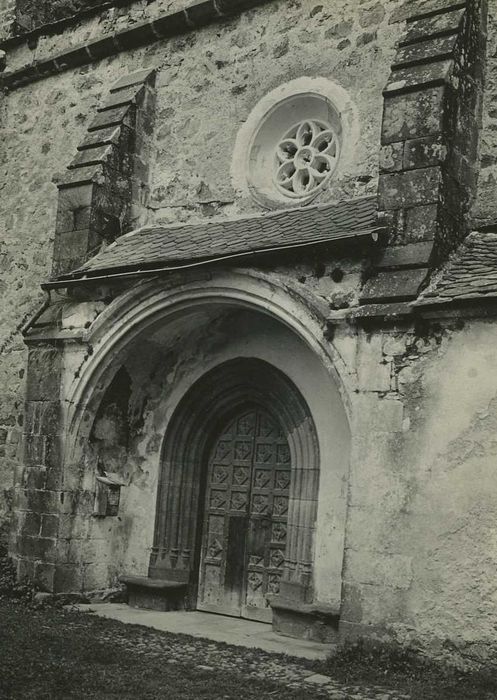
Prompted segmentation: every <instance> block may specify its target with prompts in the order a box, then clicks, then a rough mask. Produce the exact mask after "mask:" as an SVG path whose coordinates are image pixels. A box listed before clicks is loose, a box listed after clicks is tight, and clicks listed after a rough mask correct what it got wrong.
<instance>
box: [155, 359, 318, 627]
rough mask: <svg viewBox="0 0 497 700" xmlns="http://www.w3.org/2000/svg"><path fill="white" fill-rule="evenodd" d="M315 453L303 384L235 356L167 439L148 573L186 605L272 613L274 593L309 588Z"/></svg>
mask: <svg viewBox="0 0 497 700" xmlns="http://www.w3.org/2000/svg"><path fill="white" fill-rule="evenodd" d="M318 486H319V450H318V442H317V435H316V430H315V427H314V423H313V420H312V417H311V414H310V411H309V408H308V406H307V404H306V402H305V400H304V399H303V397H302V396H301V394H300V392H299V391H298V390H297V388H296V387H295V385H294V384H293V383H292V382H291V381H290V380H289V379H288V378H287V377H286V376H285V375H284V374H283V373H282V372H280V371H279V370H277V369H276V368H275V367H273V366H272V365H270V364H269V363H267V362H264V361H262V360H258V359H253V358H239V359H235V360H230V361H228V362H225V363H223V364H221V365H219V366H218V367H216V368H215V369H213V370H211V371H210V372H208V373H207V374H206V375H205V376H204V377H203V378H201V379H200V380H199V381H198V382H197V383H196V384H195V385H194V386H193V387H192V388H191V389H190V390H189V391H188V392H187V394H186V396H185V397H184V398H183V400H182V401H181V402H180V404H179V406H178V408H177V409H176V411H175V413H174V415H173V416H172V418H171V421H170V424H169V427H168V429H167V431H166V435H165V438H164V450H163V458H162V467H161V473H160V477H159V488H158V500H157V513H156V525H155V534H154V546H153V549H152V554H151V558H150V566H149V575H150V576H151V577H152V578H154V577H155V578H162V579H167V580H171V581H178V582H183V583H186V584H188V606H189V607H191V608H195V607H197V606H198V607H200V608H201V609H204V610H211V611H215V612H221V613H225V614H231V615H237V616H244V617H251V618H254V619H261V620H268V621H269V620H270V619H271V614H270V608H269V603H270V599H271V596H275V595H284V596H285V597H291V598H294V599H297V600H301V601H302V602H308V601H311V600H312V596H313V546H314V531H315V521H316V512H317V500H318Z"/></svg>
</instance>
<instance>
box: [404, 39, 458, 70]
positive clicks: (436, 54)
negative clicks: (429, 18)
mask: <svg viewBox="0 0 497 700" xmlns="http://www.w3.org/2000/svg"><path fill="white" fill-rule="evenodd" d="M456 40H457V35H452V36H437V37H432V38H431V39H426V41H419V42H417V43H416V44H409V45H408V46H403V47H401V48H400V49H399V50H398V51H397V55H396V56H395V60H394V63H393V65H392V68H400V67H401V66H405V65H406V64H416V63H423V62H427V61H432V60H434V59H438V60H439V59H441V58H449V57H450V56H452V52H453V50H454V46H455V43H456Z"/></svg>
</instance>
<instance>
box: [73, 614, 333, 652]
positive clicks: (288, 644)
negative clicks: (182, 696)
mask: <svg viewBox="0 0 497 700" xmlns="http://www.w3.org/2000/svg"><path fill="white" fill-rule="evenodd" d="M75 607H76V608H77V609H78V610H80V611H82V612H88V613H92V614H95V615H98V616H100V617H107V618H110V619H112V620H118V621H119V622H124V623H125V624H130V625H143V626H144V627H151V628H153V629H156V630H160V631H161V632H171V633H172V634H186V635H189V636H191V637H198V638H201V639H210V640H211V641H213V642H224V643H226V644H232V645H234V646H238V647H246V648H248V649H260V650H261V651H265V652H269V653H274V654H287V655H288V656H293V657H296V658H301V659H312V660H322V659H325V658H326V657H327V656H329V655H330V654H331V653H332V652H333V651H335V650H336V645H335V644H320V643H318V642H310V641H307V640H304V639H294V638H293V637H283V636H282V635H279V634H276V633H275V632H273V631H272V629H271V625H269V624H265V623H263V622H253V621H252V620H243V619H241V618H237V617H228V616H226V615H215V614H213V613H204V612H200V611H197V610H195V611H192V612H187V611H184V610H178V611H170V612H158V611H156V610H142V609H138V608H132V607H130V606H128V605H126V604H125V603H96V604H90V605H87V604H80V605H76V606H75Z"/></svg>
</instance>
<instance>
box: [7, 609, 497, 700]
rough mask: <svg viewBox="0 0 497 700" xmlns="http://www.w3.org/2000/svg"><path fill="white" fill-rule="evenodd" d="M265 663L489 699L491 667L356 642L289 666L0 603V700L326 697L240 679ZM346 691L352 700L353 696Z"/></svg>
mask: <svg viewBox="0 0 497 700" xmlns="http://www.w3.org/2000/svg"><path fill="white" fill-rule="evenodd" d="M206 659H207V661H206ZM216 659H223V666H224V670H223V669H220V668H216V661H215V660H216ZM212 660H214V661H212ZM273 661H274V663H276V664H282V663H283V664H284V665H285V664H291V665H292V666H293V667H295V666H296V665H297V666H299V667H300V668H301V669H302V670H305V669H307V670H313V671H315V672H318V673H324V674H326V675H328V676H330V677H331V678H332V679H333V680H334V681H335V682H340V683H342V684H343V686H344V687H347V686H349V688H350V686H356V687H357V686H363V687H365V688H368V687H369V688H371V687H373V686H381V687H382V688H384V689H391V690H397V691H398V692H400V693H403V694H405V695H407V696H409V697H410V698H412V699H413V700H495V698H497V669H496V668H493V669H487V670H486V671H478V672H462V671H460V670H456V669H454V668H451V667H447V666H446V665H443V664H441V663H437V662H434V661H431V660H429V659H427V658H426V657H424V656H422V655H421V654H419V653H417V652H416V651H414V650H412V649H406V648H404V647H400V646H396V645H393V644H380V643H372V642H365V641H359V642H358V643H355V644H348V645H346V646H345V647H344V648H342V649H341V650H340V652H339V653H338V654H337V655H336V656H334V657H333V658H331V659H328V660H327V661H324V662H322V661H321V662H318V661H314V662H311V661H305V660H301V661H297V660H294V659H288V658H287V657H284V656H281V655H268V654H265V653H264V652H259V651H257V650H241V649H239V648H235V647H230V646H228V645H223V644H218V643H214V642H210V641H207V640H199V639H193V638H191V637H187V636H185V635H174V634H170V633H165V632H158V631H156V630H150V629H148V628H144V627H140V626H138V625H124V624H122V623H120V622H117V621H114V620H109V619H104V618H101V617H96V616H91V615H88V614H86V613H79V612H76V611H70V610H66V609H60V608H53V607H48V606H47V607H38V608H36V607H33V606H31V605H29V604H26V599H19V600H15V599H11V598H5V597H4V598H3V599H2V598H0V698H2V700H17V699H19V700H21V698H22V700H30V699H34V698H36V700H44V699H50V700H55V699H58V698H60V699H63V700H66V699H67V700H69V699H71V698H79V699H82V698H85V700H86V699H88V700H92V699H97V700H100V699H101V698H116V700H117V699H119V700H127V699H129V700H131V699H133V700H140V699H141V698H147V700H148V699H150V700H154V699H155V698H160V699H161V700H214V699H215V700H235V698H236V700H256V699H257V700H265V699H268V700H269V699H271V698H278V699H280V698H284V699H285V700H304V699H305V700H310V698H313V699H317V698H319V697H326V696H325V695H324V694H321V691H320V690H319V689H318V688H316V689H314V688H313V689H312V690H311V689H299V688H289V687H288V686H287V685H286V684H285V683H283V682H277V681H274V682H273V681H270V680H261V679H259V678H255V677H254V676H253V675H249V674H251V673H252V674H253V669H254V668H257V667H258V666H259V664H260V665H261V667H263V666H264V664H265V665H266V666H267V665H269V664H271V663H272V662H273ZM226 664H227V665H228V668H227V669H226ZM203 665H206V666H207V665H209V666H210V667H207V668H203V667H202V666H203ZM346 692H347V691H346ZM350 692H351V694H352V696H354V693H355V692H357V690H354V691H352V689H350ZM347 696H348V697H349V695H347ZM365 697H369V695H368V694H367V691H365Z"/></svg>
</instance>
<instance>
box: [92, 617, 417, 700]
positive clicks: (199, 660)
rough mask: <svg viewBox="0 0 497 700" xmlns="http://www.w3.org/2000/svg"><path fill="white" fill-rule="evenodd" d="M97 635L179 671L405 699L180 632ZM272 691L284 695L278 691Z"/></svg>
mask: <svg viewBox="0 0 497 700" xmlns="http://www.w3.org/2000/svg"><path fill="white" fill-rule="evenodd" d="M99 639H100V641H108V642H109V643H111V644H113V645H114V646H116V645H117V646H120V647H122V648H126V649H128V650H132V651H133V652H134V653H135V654H139V655H144V656H146V657H160V658H162V659H164V663H166V664H181V665H182V666H184V667H185V670H186V669H187V668H188V667H192V666H194V667H195V668H197V669H202V670H205V671H212V672H216V671H217V670H223V671H233V672H235V673H240V674H243V675H245V676H247V677H254V678H258V679H262V680H270V681H274V682H277V683H281V684H282V686H283V687H288V688H295V689H300V690H305V691H306V694H308V695H307V697H309V699H310V700H311V699H312V698H332V699H333V700H339V699H340V700H401V699H402V700H409V697H410V696H409V695H405V694H401V693H399V692H397V691H393V690H389V689H386V688H381V687H367V688H366V687H363V686H357V685H344V684H343V683H340V682H337V681H334V680H333V678H330V677H329V676H325V675H322V674H321V673H317V672H316V671H315V670H312V665H313V663H312V662H306V661H304V660H300V659H295V658H293V657H288V656H283V655H281V654H270V653H267V652H263V651H260V650H258V649H248V648H247V649H245V648H242V647H233V646H228V645H226V644H222V643H217V642H211V641H210V640H204V639H198V638H195V637H188V636H186V635H172V634H170V633H164V632H156V631H155V630H152V629H149V628H143V627H138V626H132V625H122V627H121V626H119V627H117V626H116V627H115V628H114V629H113V630H112V634H111V635H102V636H100V635H99ZM314 665H315V664H314ZM272 695H274V697H278V698H284V695H279V694H274V693H273V694H272ZM268 697H269V695H268Z"/></svg>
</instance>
